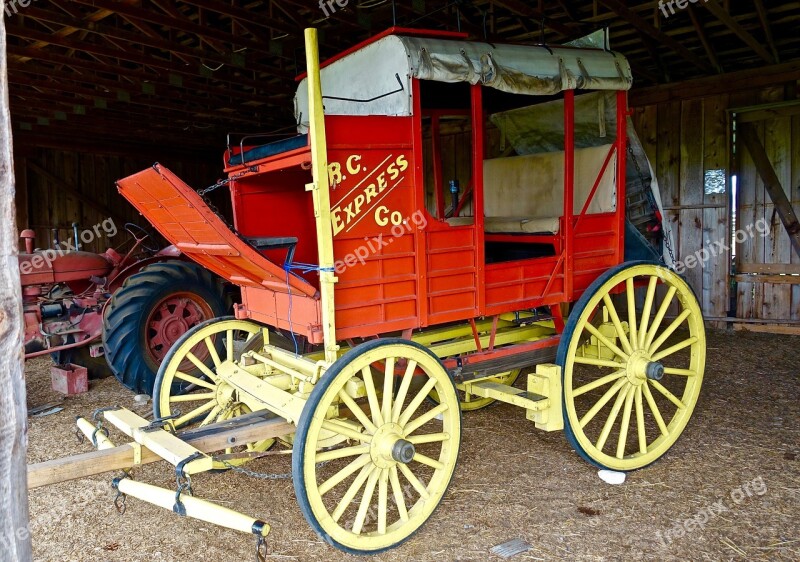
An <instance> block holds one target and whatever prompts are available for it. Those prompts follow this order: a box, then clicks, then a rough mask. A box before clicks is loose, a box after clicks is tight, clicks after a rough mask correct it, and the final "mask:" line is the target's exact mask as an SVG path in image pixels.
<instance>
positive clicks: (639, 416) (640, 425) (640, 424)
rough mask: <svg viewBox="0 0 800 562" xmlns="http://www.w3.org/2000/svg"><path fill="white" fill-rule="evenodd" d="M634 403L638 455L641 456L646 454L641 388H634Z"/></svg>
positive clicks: (645, 430) (645, 432)
mask: <svg viewBox="0 0 800 562" xmlns="http://www.w3.org/2000/svg"><path fill="white" fill-rule="evenodd" d="M634 401H635V404H636V433H637V434H638V437H639V454H642V455H643V454H645V453H646V452H647V428H646V427H645V422H644V408H642V387H641V386H639V387H637V388H636V394H635V395H634Z"/></svg>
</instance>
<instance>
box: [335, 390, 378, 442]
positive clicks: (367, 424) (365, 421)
mask: <svg viewBox="0 0 800 562" xmlns="http://www.w3.org/2000/svg"><path fill="white" fill-rule="evenodd" d="M367 393H368V394H369V389H367ZM339 399H340V400H341V401H342V402H344V403H345V405H346V406H347V407H348V408H349V409H350V411H351V412H352V413H353V415H354V416H355V417H356V419H357V420H358V421H359V422H361V425H363V426H364V429H366V430H367V433H375V432H376V431H378V428H377V427H376V426H375V424H373V423H372V421H371V420H370V419H369V417H367V415H366V414H365V413H364V410H362V409H361V406H359V405H358V404H356V401H355V400H353V399H352V398H350V395H349V394H347V393H346V392H345V391H344V390H340V391H339ZM373 419H374V418H373Z"/></svg>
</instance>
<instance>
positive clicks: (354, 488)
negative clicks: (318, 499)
mask: <svg viewBox="0 0 800 562" xmlns="http://www.w3.org/2000/svg"><path fill="white" fill-rule="evenodd" d="M375 470H376V468H375V466H373V465H368V466H365V467H364V468H362V469H361V472H359V473H358V476H356V478H355V480H353V482H352V483H351V484H350V487H349V488H347V491H346V492H345V494H344V496H342V499H341V500H339V504H338V505H337V506H336V509H335V510H333V513H332V514H331V517H332V518H333V520H334V521H339V519H341V518H342V515H344V512H345V510H346V509H347V508H348V507H349V506H350V504H351V503H352V502H353V500H354V499H355V497H356V494H358V491H359V490H360V489H361V487H362V486H363V485H364V483H365V482H366V481H367V479H368V478H369V477H370V474H372V473H373V472H374V471H375Z"/></svg>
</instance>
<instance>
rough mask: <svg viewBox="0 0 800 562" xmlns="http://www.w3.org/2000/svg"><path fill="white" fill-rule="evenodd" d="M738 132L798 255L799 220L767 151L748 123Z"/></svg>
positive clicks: (799, 248)
mask: <svg viewBox="0 0 800 562" xmlns="http://www.w3.org/2000/svg"><path fill="white" fill-rule="evenodd" d="M739 133H740V134H741V137H742V140H743V141H744V145H745V146H746V147H747V150H748V151H749V152H750V156H752V157H753V162H755V165H756V169H757V170H758V175H760V176H761V179H762V181H763V182H764V187H765V188H766V190H767V193H768V194H769V197H770V199H772V202H773V203H774V204H775V210H777V211H778V216H779V217H780V219H781V222H782V223H783V226H784V228H786V232H787V233H788V234H789V240H791V242H792V246H793V247H794V251H795V252H797V255H798V256H800V222H799V221H798V220H797V215H796V214H795V212H794V209H792V203H791V201H789V198H788V197H787V196H786V192H785V191H784V190H783V186H782V185H781V182H780V179H778V174H776V173H775V168H774V167H773V166H772V163H771V162H770V161H769V157H768V156H767V151H766V150H764V145H762V144H761V141H760V140H759V139H758V134H757V133H756V131H755V129H753V127H752V125H750V124H749V123H742V124H741V125H740V127H739Z"/></svg>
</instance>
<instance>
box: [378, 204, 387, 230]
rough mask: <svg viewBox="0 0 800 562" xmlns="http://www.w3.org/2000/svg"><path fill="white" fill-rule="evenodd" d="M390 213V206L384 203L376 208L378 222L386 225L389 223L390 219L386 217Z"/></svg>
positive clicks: (380, 224) (379, 224)
mask: <svg viewBox="0 0 800 562" xmlns="http://www.w3.org/2000/svg"><path fill="white" fill-rule="evenodd" d="M388 214H389V208H388V207H386V206H384V205H381V206H380V207H378V208H377V209H375V222H376V223H378V226H386V225H387V224H389V219H387V218H385V217H386V215H388Z"/></svg>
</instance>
